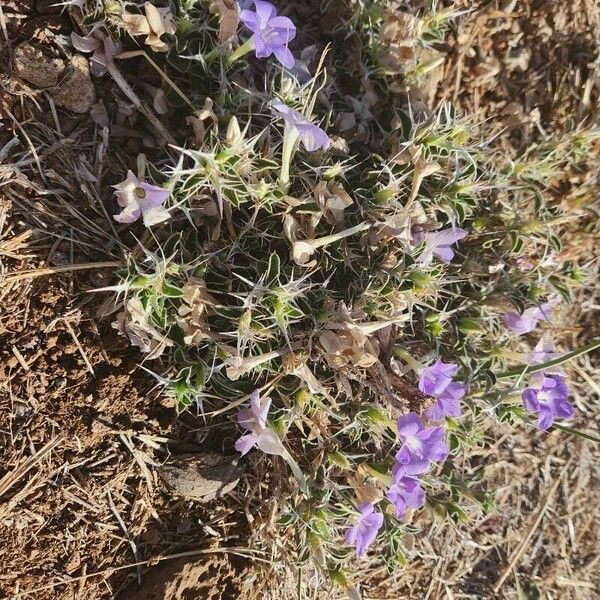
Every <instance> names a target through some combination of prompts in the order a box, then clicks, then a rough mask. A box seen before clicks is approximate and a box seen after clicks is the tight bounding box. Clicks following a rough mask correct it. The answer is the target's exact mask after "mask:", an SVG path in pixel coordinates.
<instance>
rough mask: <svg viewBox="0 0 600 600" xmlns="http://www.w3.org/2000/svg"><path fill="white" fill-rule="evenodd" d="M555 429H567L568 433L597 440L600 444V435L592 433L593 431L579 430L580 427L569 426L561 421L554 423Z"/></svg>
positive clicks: (593, 440)
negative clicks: (561, 423)
mask: <svg viewBox="0 0 600 600" xmlns="http://www.w3.org/2000/svg"><path fill="white" fill-rule="evenodd" d="M552 428H553V429H560V430H561V431H566V432H568V433H572V434H573V435H576V436H578V437H581V438H585V439H586V440H592V442H596V443H598V444H600V437H598V436H596V435H592V434H591V433H587V432H585V431H579V429H574V428H573V427H567V426H566V425H560V424H559V423H554V425H552Z"/></svg>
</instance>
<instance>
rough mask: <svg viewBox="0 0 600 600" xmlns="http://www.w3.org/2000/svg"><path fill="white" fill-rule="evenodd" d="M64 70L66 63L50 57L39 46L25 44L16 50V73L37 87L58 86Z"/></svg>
mask: <svg viewBox="0 0 600 600" xmlns="http://www.w3.org/2000/svg"><path fill="white" fill-rule="evenodd" d="M64 70H65V63H64V61H63V60H61V59H60V58H56V57H52V56H48V54H46V53H44V48H43V47H42V46H41V45H39V44H32V43H31V42H23V43H22V44H19V45H18V46H17V47H16V48H15V72H16V73H17V75H19V77H22V78H23V79H24V80H25V81H28V82H29V83H32V84H33V85H35V86H37V87H40V88H47V87H52V86H54V85H56V84H57V83H58V78H59V77H60V76H61V74H62V72H63V71H64Z"/></svg>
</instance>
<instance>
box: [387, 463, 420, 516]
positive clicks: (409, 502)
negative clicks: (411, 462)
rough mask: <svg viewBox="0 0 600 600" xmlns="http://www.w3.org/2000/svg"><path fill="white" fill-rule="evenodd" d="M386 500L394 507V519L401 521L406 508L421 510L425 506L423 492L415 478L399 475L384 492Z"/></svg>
mask: <svg viewBox="0 0 600 600" xmlns="http://www.w3.org/2000/svg"><path fill="white" fill-rule="evenodd" d="M386 496H387V498H388V500H389V501H390V502H391V503H392V504H393V505H394V506H395V507H396V517H397V518H398V519H401V518H402V517H403V516H404V515H405V514H406V510H407V509H408V508H421V506H423V504H425V490H424V489H423V488H422V487H421V482H420V481H419V479H417V478H416V477H411V476H410V475H401V474H399V475H398V476H397V477H396V478H395V482H394V483H393V484H392V485H391V486H390V487H389V489H388V491H387V492H386Z"/></svg>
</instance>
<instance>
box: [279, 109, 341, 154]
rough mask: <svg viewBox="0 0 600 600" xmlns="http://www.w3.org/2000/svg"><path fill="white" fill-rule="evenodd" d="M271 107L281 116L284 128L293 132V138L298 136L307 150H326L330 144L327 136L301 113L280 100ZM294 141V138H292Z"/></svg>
mask: <svg viewBox="0 0 600 600" xmlns="http://www.w3.org/2000/svg"><path fill="white" fill-rule="evenodd" d="M273 108H274V109H275V110H276V111H277V112H278V113H279V114H280V115H281V116H282V117H283V120H284V121H285V125H286V129H288V128H289V130H291V131H293V132H294V133H295V136H294V137H295V138H296V139H298V138H300V141H301V142H302V145H303V146H304V147H305V148H306V150H308V151H309V152H314V151H315V150H319V149H320V148H322V149H323V150H327V148H329V146H330V144H331V140H330V139H329V136H328V135H327V134H326V133H325V132H324V131H323V130H322V129H321V128H320V127H319V126H318V125H315V124H314V123H311V122H310V121H309V120H308V119H307V118H306V117H305V116H304V115H303V114H301V113H299V112H298V111H297V110H294V109H293V108H290V107H289V106H287V105H286V104H283V103H282V102H275V103H273ZM294 141H295V140H294Z"/></svg>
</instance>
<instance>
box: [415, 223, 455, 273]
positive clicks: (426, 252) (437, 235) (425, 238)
mask: <svg viewBox="0 0 600 600" xmlns="http://www.w3.org/2000/svg"><path fill="white" fill-rule="evenodd" d="M466 235H467V232H466V231H465V230H464V229H461V228H460V227H450V228H449V229H441V230H439V231H428V232H423V231H420V230H417V231H415V232H414V234H413V241H414V243H416V244H420V243H421V242H424V244H425V247H424V249H423V252H421V254H420V256H419V258H418V259H417V262H419V263H421V264H425V265H427V264H429V263H430V262H431V260H432V259H433V257H434V256H437V257H438V258H439V259H440V260H441V261H442V262H444V263H449V262H450V261H451V260H452V259H453V258H454V250H452V248H450V246H451V245H452V244H455V243H456V242H458V241H459V240H462V239H463V238H464V237H465V236H466Z"/></svg>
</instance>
